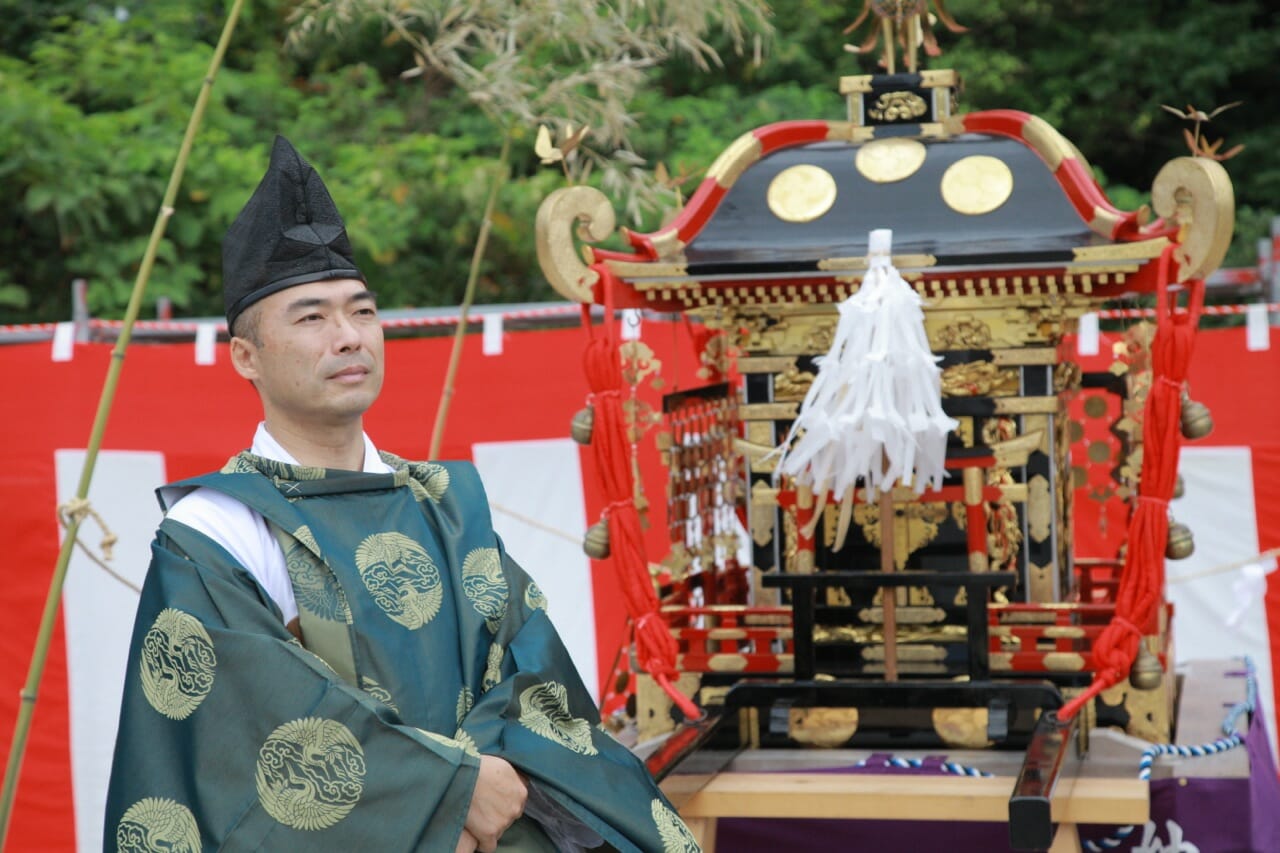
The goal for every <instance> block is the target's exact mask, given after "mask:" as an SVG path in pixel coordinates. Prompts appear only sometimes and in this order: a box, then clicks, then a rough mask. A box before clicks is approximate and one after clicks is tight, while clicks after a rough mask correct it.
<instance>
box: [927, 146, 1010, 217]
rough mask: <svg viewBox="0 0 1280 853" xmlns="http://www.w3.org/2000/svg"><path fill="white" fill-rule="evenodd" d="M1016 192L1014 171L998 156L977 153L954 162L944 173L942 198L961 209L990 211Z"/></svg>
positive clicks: (978, 212)
mask: <svg viewBox="0 0 1280 853" xmlns="http://www.w3.org/2000/svg"><path fill="white" fill-rule="evenodd" d="M1012 193H1013V172H1011V171H1009V167H1008V166H1006V165H1005V162H1004V161H1003V160H1001V159H999V158H997V157H988V156H987V155H985V154H975V155H974V156H972V157H965V158H964V159H963V160H957V161H956V162H954V163H952V164H951V165H950V166H949V167H948V168H947V171H946V172H945V173H944V174H943V176H942V200H943V201H945V202H946V203H947V207H950V208H951V209H952V210H954V211H955V212H957V213H964V214H967V215H969V216H979V215H981V214H984V213H990V212H991V211H993V210H995V209H996V208H998V207H999V206H1000V205H1002V204H1004V203H1005V202H1006V201H1008V200H1009V196H1010V194H1012Z"/></svg>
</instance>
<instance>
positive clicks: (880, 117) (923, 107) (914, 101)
mask: <svg viewBox="0 0 1280 853" xmlns="http://www.w3.org/2000/svg"><path fill="white" fill-rule="evenodd" d="M928 112H929V105H928V104H927V103H925V100H924V98H922V97H920V96H919V95H917V94H916V93H915V92H885V93H884V94H883V95H881V96H880V97H878V98H876V102H875V103H874V104H872V105H871V106H870V107H869V108H868V109H867V115H869V116H871V118H873V119H875V120H876V121H910V120H911V119H913V118H920V116H922V115H925V114H926V113H928Z"/></svg>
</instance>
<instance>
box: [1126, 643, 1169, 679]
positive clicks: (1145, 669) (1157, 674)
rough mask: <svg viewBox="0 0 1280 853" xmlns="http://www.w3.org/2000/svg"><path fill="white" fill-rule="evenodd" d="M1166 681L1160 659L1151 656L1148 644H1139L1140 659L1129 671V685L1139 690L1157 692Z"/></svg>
mask: <svg viewBox="0 0 1280 853" xmlns="http://www.w3.org/2000/svg"><path fill="white" fill-rule="evenodd" d="M1163 680H1164V671H1163V670H1162V669H1161V668H1160V658H1158V657H1156V656H1155V655H1153V654H1151V651H1150V649H1148V648H1147V644H1146V643H1141V642H1140V643H1139V644H1138V658H1137V660H1135V661H1134V662H1133V667H1132V668H1130V670H1129V683H1130V684H1132V685H1133V686H1134V688H1136V689H1138V690H1155V689H1156V688H1157V687H1159V686H1160V682H1161V681H1163Z"/></svg>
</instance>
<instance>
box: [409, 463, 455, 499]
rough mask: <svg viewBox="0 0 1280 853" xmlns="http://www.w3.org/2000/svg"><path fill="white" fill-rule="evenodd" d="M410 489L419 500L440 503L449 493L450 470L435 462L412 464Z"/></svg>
mask: <svg viewBox="0 0 1280 853" xmlns="http://www.w3.org/2000/svg"><path fill="white" fill-rule="evenodd" d="M408 465H409V478H410V479H409V488H410V489H411V490H412V491H413V496H414V497H415V498H416V499H417V500H424V499H425V500H430V501H432V502H434V503H440V499H441V498H443V497H444V495H445V492H447V491H449V469H448V468H446V467H444V466H443V465H437V464H436V463H434V462H410V463H408Z"/></svg>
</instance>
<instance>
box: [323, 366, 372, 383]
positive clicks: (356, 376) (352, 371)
mask: <svg viewBox="0 0 1280 853" xmlns="http://www.w3.org/2000/svg"><path fill="white" fill-rule="evenodd" d="M368 375H369V368H367V367H364V366H362V365H358V364H355V365H352V366H351V367H344V368H343V369H342V370H339V371H338V372H337V373H334V374H332V375H330V376H329V378H330V379H338V380H345V381H348V382H354V381H357V380H360V379H363V378H364V377H366V376H368Z"/></svg>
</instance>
